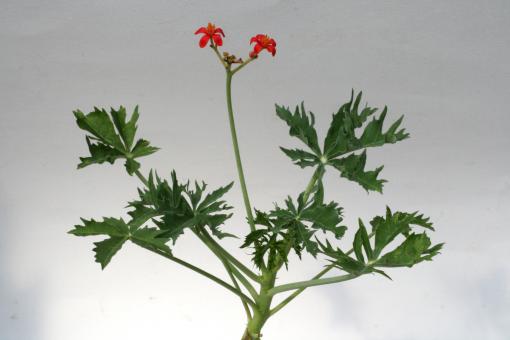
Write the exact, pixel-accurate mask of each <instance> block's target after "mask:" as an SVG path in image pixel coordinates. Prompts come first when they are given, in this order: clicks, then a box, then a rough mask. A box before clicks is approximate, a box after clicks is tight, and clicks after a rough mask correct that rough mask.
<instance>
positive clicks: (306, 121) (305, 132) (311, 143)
mask: <svg viewBox="0 0 510 340" xmlns="http://www.w3.org/2000/svg"><path fill="white" fill-rule="evenodd" d="M276 114H277V115H278V117H280V118H281V119H282V120H284V121H285V122H286V123H287V125H288V126H289V127H290V130H289V133H290V135H291V136H293V137H297V138H299V139H300V140H301V141H302V142H303V143H305V144H306V145H307V146H308V147H309V148H310V149H311V150H312V151H313V152H314V153H315V154H316V155H321V150H320V147H319V143H318V140H317V132H316V131H315V127H314V124H315V116H314V115H313V113H312V112H310V113H309V114H307V113H306V110H305V106H304V104H303V103H301V107H299V106H296V109H295V110H294V113H292V112H291V111H290V110H289V108H286V107H284V106H279V105H276Z"/></svg>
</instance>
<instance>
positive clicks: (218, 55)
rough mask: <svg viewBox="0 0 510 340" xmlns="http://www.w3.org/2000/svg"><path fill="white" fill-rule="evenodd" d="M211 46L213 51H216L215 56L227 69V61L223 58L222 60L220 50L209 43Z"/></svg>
mask: <svg viewBox="0 0 510 340" xmlns="http://www.w3.org/2000/svg"><path fill="white" fill-rule="evenodd" d="M211 48H212V49H213V51H214V53H216V56H217V57H218V59H219V60H220V63H221V65H223V67H224V68H225V69H227V68H228V65H227V63H225V60H223V58H222V57H221V55H220V52H219V51H218V47H217V46H216V45H214V44H213V45H211Z"/></svg>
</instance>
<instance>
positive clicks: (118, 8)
mask: <svg viewBox="0 0 510 340" xmlns="http://www.w3.org/2000/svg"><path fill="white" fill-rule="evenodd" d="M208 21H212V22H215V23H217V24H218V25H220V26H221V27H223V28H224V30H225V32H226V34H227V38H226V39H225V48H226V49H227V50H228V51H231V52H234V53H236V54H238V55H242V56H245V55H246V54H247V53H248V51H249V46H248V40H249V38H250V37H251V36H252V35H253V34H256V33H270V34H271V35H272V36H274V37H275V39H276V40H277V42H278V52H277V55H276V57H275V58H271V57H270V56H269V55H268V54H264V55H262V56H261V58H260V59H259V60H257V61H256V62H254V63H253V64H251V65H249V66H248V67H247V68H246V69H245V70H243V71H242V72H240V73H239V74H238V75H237V76H236V79H235V80H234V82H235V83H234V96H235V99H234V105H235V109H236V111H237V123H238V132H239V134H240V145H241V150H242V152H243V155H244V157H243V158H244V162H245V168H246V174H247V177H248V187H249V189H250V190H251V198H252V201H253V203H254V205H255V206H256V207H258V208H261V209H267V208H270V207H271V203H272V202H275V201H282V199H283V198H284V197H285V196H286V195H287V194H289V193H290V194H293V195H295V194H297V193H298V192H300V191H301V190H302V189H303V188H304V187H305V185H306V182H307V181H308V178H309V176H310V172H309V171H304V170H301V169H298V168H296V167H294V166H293V165H292V164H291V163H290V162H289V161H288V160H287V159H286V158H285V156H284V155H282V154H281V152H280V151H279V150H278V148H277V146H279V145H283V146H287V147H289V146H296V145H298V144H297V143H296V142H295V141H293V140H291V139H290V138H289V137H288V136H287V128H286V127H285V126H284V124H282V122H280V121H279V120H278V119H277V118H276V116H275V114H274V107H273V105H274V103H275V102H278V103H282V104H285V105H292V106H293V105H295V104H297V103H299V102H300V101H301V100H304V101H305V104H306V105H307V107H308V108H309V109H311V110H312V111H313V112H315V114H316V116H317V120H318V123H317V128H318V131H319V133H320V134H321V135H324V133H325V130H326V128H327V124H329V120H330V115H331V113H332V112H334V111H335V110H336V109H337V108H338V107H339V105H340V104H342V103H343V102H345V101H346V100H347V99H348V96H349V94H350V90H351V88H355V89H360V90H363V91H364V93H365V100H366V101H368V102H369V104H370V105H372V106H379V107H382V106H383V105H385V104H388V105H389V108H390V114H389V118H390V119H395V118H397V117H398V116H399V115H400V114H402V113H404V114H405V115H406V118H405V121H404V125H405V126H406V127H407V128H408V130H409V132H410V133H411V134H412V138H411V139H409V140H407V141H405V142H402V143H399V144H396V145H390V146H387V147H384V148H381V149H373V150H370V151H369V161H368V162H369V164H368V165H369V166H371V167H375V166H378V165H380V164H385V165H386V166H385V169H384V170H383V172H382V177H383V178H385V179H387V180H388V181H389V182H388V183H387V184H386V187H385V193H384V195H379V194H370V195H367V194H366V193H365V192H364V191H363V190H362V189H361V188H359V187H358V186H357V185H356V184H353V183H350V182H347V181H345V180H341V179H339V178H338V177H337V175H335V174H328V175H327V176H326V183H327V190H328V191H327V198H329V199H335V200H338V201H339V202H340V203H341V205H342V206H344V207H345V218H346V221H347V222H348V223H349V224H350V225H351V226H352V225H354V222H355V221H356V219H357V217H362V218H364V219H365V220H368V219H369V218H370V217H372V216H374V215H376V214H381V213H383V211H384V207H385V205H386V204H388V205H389V206H391V207H392V208H393V209H399V210H403V211H414V210H418V209H419V210H421V211H423V212H424V213H426V214H427V215H429V216H431V217H432V220H433V221H434V222H435V226H436V228H437V232H436V233H434V234H433V240H434V241H436V242H439V241H445V242H446V243H447V246H446V248H445V250H444V252H443V254H442V255H441V256H439V257H438V258H437V260H436V261H434V262H432V263H425V264H422V265H419V266H417V267H415V268H413V269H397V270H392V271H390V274H391V275H392V276H393V279H394V280H393V281H389V280H386V279H384V278H382V277H378V276H366V277H363V278H360V279H357V280H355V281H351V282H347V283H344V284H340V285H331V286H324V287H319V288H313V289H310V290H309V291H307V292H306V293H304V294H303V295H302V296H301V297H300V298H299V299H297V300H296V301H295V302H293V303H292V304H291V305H289V307H288V308H287V309H286V310H284V311H283V312H281V313H280V314H278V315H277V316H276V317H275V318H274V319H271V320H270V321H269V322H268V324H267V326H266V328H265V332H264V333H265V336H264V339H265V340H271V339H311V338H314V339H331V340H335V339H345V340H358V339H359V340H399V339H402V340H404V339H406V340H408V339H418V340H419V339H427V340H430V339H442V340H443V339H447V340H456V339H462V340H468V339H490V340H503V339H508V336H509V334H510V312H509V311H510V291H509V287H510V270H509V266H508V259H509V255H510V251H509V240H508V239H509V237H510V231H509V225H508V221H509V218H510V215H509V212H508V208H509V204H510V175H509V171H508V168H509V166H510V158H509V156H508V148H509V147H510V135H509V133H508V131H509V128H510V115H509V113H508V98H509V95H510V90H509V80H510V67H509V64H508V60H509V58H510V48H509V36H510V34H509V33H510V3H509V2H508V1H506V0H499V1H466V0H463V1H314V2H311V1H310V2H305V1H214V2H212V1H210V2H196V1H179V2H177V1H104V0H102V1H27V0H15V1H14V0H1V2H0V43H1V53H0V102H1V106H2V108H1V111H0V115H1V116H0V117H1V124H0V145H1V146H2V147H1V155H2V157H1V158H0V174H1V176H0V339H2V340H14V339H16V340H20V339H23V340H35V339H37V340H90V339H94V340H111V339H114V340H115V339H123V340H130V339H152V340H158V339H202V338H207V339H218V340H224V339H238V338H239V337H240V335H241V332H242V330H243V328H244V313H243V311H242V308H241V305H240V303H239V301H238V299H237V298H236V297H234V296H233V295H230V294H229V293H228V292H226V291H224V290H223V289H222V288H221V287H219V286H215V285H213V284H212V283H209V282H208V281H206V280H205V279H203V278H202V277H200V276H197V275H196V274H194V273H193V272H189V271H187V270H186V269H183V268H181V267H178V266H176V265H174V264H173V263H169V262H167V261H165V260H164V259H160V258H158V257H157V256H155V255H153V254H150V253H148V252H146V251H144V250H142V249H140V248H137V247H135V246H132V245H127V246H125V247H124V248H123V249H122V251H121V252H120V253H119V254H118V255H117V256H116V257H115V258H114V259H113V261H112V263H111V264H110V266H109V267H108V268H107V269H106V270H105V271H104V272H101V270H100V268H99V265H98V264H97V263H94V262H93V253H92V251H91V248H92V240H91V239H78V238H76V237H71V236H70V235H67V234H66V231H67V230H69V229H70V228H71V227H72V225H73V224H75V223H78V222H79V217H80V216H82V217H88V218H91V217H95V218H100V217H101V216H125V213H126V210H125V209H123V207H124V206H125V203H126V201H128V200H131V199H133V198H135V196H136V186H138V185H139V183H138V182H137V180H136V178H130V177H129V176H127V175H125V174H124V170H123V167H122V165H121V164H116V165H114V166H113V167H112V166H92V167H90V168H87V169H86V170H82V171H76V170H75V167H76V164H77V162H78V156H84V155H86V154H87V150H86V146H85V142H84V138H83V133H82V132H81V131H79V130H78V129H77V128H76V127H75V123H74V120H73V117H72V114H71V111H72V110H73V109H76V108H80V109H82V110H84V111H88V110H90V109H91V108H92V106H93V105H96V106H100V107H101V106H104V107H109V106H118V105H121V104H122V105H125V106H127V107H128V108H129V109H132V108H133V107H134V105H135V104H139V105H140V109H141V119H140V123H139V125H140V128H139V134H140V136H143V137H146V138H148V139H149V140H151V141H152V143H153V144H154V145H157V146H159V147H161V148H162V150H161V151H160V152H159V153H157V154H155V155H153V156H151V157H147V158H146V159H144V160H143V169H144V171H147V170H148V169H149V168H157V169H158V170H159V171H160V173H161V174H165V175H166V174H168V173H169V171H170V170H171V169H173V168H175V169H176V170H177V172H178V174H179V175H180V177H181V178H191V179H195V178H197V179H205V180H206V181H207V182H208V183H210V185H211V187H216V186H219V185H223V184H225V183H227V182H228V181H230V180H233V179H235V178H236V173H235V167H234V163H233V156H232V153H231V145H230V136H229V131H228V126H227V121H226V110H225V103H224V75H223V71H222V69H221V68H220V66H219V64H218V63H217V60H215V58H214V56H213V55H212V52H211V51H210V50H208V49H203V50H201V49H199V48H198V38H197V37H196V36H194V35H193V32H194V31H195V29H196V28H198V27H199V26H202V25H204V24H207V22H208ZM228 200H229V202H230V203H232V204H234V205H235V206H236V207H237V210H236V214H235V216H234V218H233V219H232V220H230V221H229V222H228V224H227V225H226V227H225V229H226V230H227V231H229V232H234V233H239V234H243V233H245V232H246V230H247V227H246V226H245V225H244V223H243V220H244V217H243V211H244V210H243V207H242V200H241V194H240V190H239V186H238V185H236V186H235V187H234V190H232V191H231V192H230V193H229V194H228ZM351 238H352V231H351V233H349V234H348V236H347V237H346V238H345V240H344V244H347V243H348V242H350V240H351ZM227 246H228V247H229V248H231V249H233V251H234V252H236V254H239V256H242V257H243V258H244V259H246V260H248V257H247V256H245V252H243V251H238V250H236V247H237V242H236V241H229V243H228V244H227ZM175 252H176V253H177V254H178V255H180V256H181V257H183V258H187V259H189V260H190V261H192V262H195V263H200V264H202V265H203V266H208V267H210V268H211V270H213V271H215V272H217V273H221V267H220V265H219V263H218V262H217V261H216V260H215V258H213V257H211V256H210V255H209V253H208V252H207V251H206V250H205V249H204V248H203V247H202V246H201V245H200V244H198V242H197V241H196V240H194V239H193V238H191V237H184V238H183V239H182V240H180V241H179V243H178V245H177V246H176V248H175ZM293 260H295V259H293ZM321 266H322V262H321V263H317V262H315V261H313V260H311V259H310V258H309V257H306V258H305V259H304V260H303V261H302V262H299V261H294V262H292V264H291V268H290V271H289V272H288V273H282V275H281V278H280V279H281V281H280V282H288V281H289V280H299V279H305V278H308V277H310V276H311V275H313V274H315V273H316V272H317V271H318V270H319V269H320V268H321Z"/></svg>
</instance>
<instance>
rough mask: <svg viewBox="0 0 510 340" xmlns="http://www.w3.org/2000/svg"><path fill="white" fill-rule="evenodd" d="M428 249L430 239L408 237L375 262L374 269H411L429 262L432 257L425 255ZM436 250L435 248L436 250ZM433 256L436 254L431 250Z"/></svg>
mask: <svg viewBox="0 0 510 340" xmlns="http://www.w3.org/2000/svg"><path fill="white" fill-rule="evenodd" d="M429 247H430V239H429V238H428V236H427V235H426V234H425V233H423V234H411V235H409V236H408V237H407V238H406V239H405V241H404V242H402V244H401V245H399V246H398V247H397V248H396V249H395V250H393V251H391V252H389V253H387V254H385V255H384V256H382V257H381V258H380V259H379V260H377V263H376V265H375V266H376V267H404V266H406V267H412V266H413V265H415V264H417V263H419V262H421V261H423V260H430V259H431V258H432V256H430V254H428V253H425V252H426V251H427V250H428V249H429ZM436 249H437V248H436ZM433 252H434V255H435V254H437V251H436V250H433Z"/></svg>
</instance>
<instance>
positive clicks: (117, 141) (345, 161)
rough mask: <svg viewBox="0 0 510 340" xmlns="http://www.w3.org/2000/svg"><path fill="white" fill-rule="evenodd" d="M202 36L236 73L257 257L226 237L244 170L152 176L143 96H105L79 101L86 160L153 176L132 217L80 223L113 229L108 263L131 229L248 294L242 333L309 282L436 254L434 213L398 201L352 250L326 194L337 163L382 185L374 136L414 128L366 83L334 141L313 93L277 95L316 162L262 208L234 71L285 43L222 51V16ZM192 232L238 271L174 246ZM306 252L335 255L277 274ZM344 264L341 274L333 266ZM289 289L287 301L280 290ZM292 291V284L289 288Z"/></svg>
mask: <svg viewBox="0 0 510 340" xmlns="http://www.w3.org/2000/svg"><path fill="white" fill-rule="evenodd" d="M195 34H197V35H201V37H200V41H199V46H200V47H201V48H203V47H206V46H209V47H210V48H211V50H212V52H213V53H214V54H215V55H216V56H217V57H218V60H219V62H220V64H221V66H222V67H223V68H224V69H225V74H226V99H227V112H228V122H229V124H230V131H231V135H232V145H233V150H234V158H235V164H236V167H237V172H238V176H239V178H238V180H239V185H240V188H241V192H242V197H243V200H244V207H245V209H246V220H247V229H246V230H247V234H246V235H245V236H243V239H242V240H241V241H240V242H239V243H240V247H241V248H244V249H249V254H250V255H251V260H252V265H249V264H244V263H243V262H242V261H241V259H239V258H237V257H235V256H233V255H232V254H231V253H230V252H229V251H228V250H227V249H225V248H224V247H223V246H222V245H220V241H221V240H222V239H224V238H225V237H237V236H235V235H233V234H232V232H236V233H237V232H240V231H241V229H240V228H236V229H235V230H234V231H230V232H231V233H226V232H225V231H223V229H222V225H223V224H224V223H225V222H226V221H227V220H228V219H229V218H230V217H231V216H232V213H231V212H230V211H231V209H232V207H231V206H229V205H228V204H227V203H226V202H225V201H224V200H223V199H222V197H223V196H224V195H225V193H226V192H227V191H229V190H230V189H231V188H232V186H233V182H232V183H230V184H227V185H225V186H223V187H220V188H218V189H215V190H211V191H207V188H206V184H205V183H204V182H201V183H199V182H196V181H195V182H194V183H193V184H191V183H190V182H189V181H182V180H180V179H179V178H178V177H177V175H176V172H175V171H172V172H171V174H170V178H169V179H163V178H162V177H160V176H159V175H158V174H157V173H156V171H154V170H151V171H149V173H148V175H147V176H145V175H144V174H143V173H142V171H141V168H140V163H139V158H141V157H143V156H147V155H150V154H152V153H154V152H156V151H157V150H158V148H156V147H154V146H152V145H151V144H150V143H149V142H148V141H147V140H145V139H137V138H135V134H136V130H137V121H138V117H139V114H138V107H136V108H135V109H134V112H133V113H132V115H131V116H130V118H129V119H128V117H127V114H126V109H125V108H124V107H122V106H121V107H120V108H119V109H113V108H112V109H110V112H109V113H108V112H107V111H106V110H105V109H99V108H94V110H93V111H92V112H90V113H88V114H84V113H83V112H82V111H80V110H76V111H74V115H75V117H76V121H77V124H78V126H79V127H80V128H81V129H82V130H85V131H86V133H87V136H86V141H87V145H88V149H89V151H90V156H88V157H82V158H80V160H81V163H80V164H79V165H78V168H84V167H86V166H89V165H92V164H102V163H105V162H108V163H111V164H113V163H114V162H115V161H117V160H122V161H123V162H124V165H125V168H126V170H127V173H128V174H129V175H135V176H137V177H138V178H139V179H140V181H141V185H142V187H141V188H140V189H138V196H139V197H138V198H137V199H135V200H133V201H131V202H129V204H128V207H129V208H130V209H131V210H130V211H129V212H128V214H129V219H128V220H124V219H122V218H114V217H105V218H103V219H102V220H94V219H82V224H80V225H76V226H75V227H74V229H73V230H71V231H70V233H71V234H73V235H76V236H96V235H101V236H106V239H105V240H103V241H100V242H96V243H94V245H95V248H94V252H95V258H96V262H98V263H100V264H101V267H102V268H104V267H106V266H107V265H108V263H109V262H110V260H111V259H112V257H113V256H114V255H115V254H116V253H117V252H118V251H119V250H120V248H121V247H122V245H123V244H124V243H125V242H127V241H131V242H133V243H135V244H137V245H139V246H140V247H143V248H145V249H147V250H149V251H151V252H153V253H156V254H158V255H161V256H163V257H165V258H167V259H169V260H171V261H173V262H175V263H178V264H180V265H182V266H184V267H186V268H188V269H191V270H193V271H195V272H197V273H198V274H200V275H203V276H205V277H206V278H208V279H210V280H211V281H213V282H215V283H216V284H219V285H221V286H222V287H224V288H226V289H227V290H228V291H230V292H231V293H233V294H235V295H237V296H238V297H239V298H240V300H241V303H242V305H243V307H244V310H245V312H246V317H247V325H246V329H245V331H244V334H243V336H242V339H245V340H250V339H260V338H261V336H262V333H261V330H262V327H263V326H264V324H265V323H266V321H267V320H268V319H269V318H270V317H272V316H274V315H275V314H276V313H277V312H278V311H280V310H281V309H282V308H283V307H285V306H286V305H287V304H288V303H289V302H291V301H292V300H294V299H295V298H296V297H297V296H298V295H299V294H301V293H302V292H303V291H304V290H305V289H306V288H308V287H312V286H320V285H326V284H332V283H339V282H344V281H348V280H352V279H355V278H358V277H360V276H362V275H365V274H371V273H375V274H381V275H383V276H385V277H388V278H389V276H388V274H386V272H384V271H383V270H386V268H392V267H412V266H414V265H415V264H417V263H420V262H423V261H429V260H431V259H432V258H433V257H434V256H436V255H437V254H438V253H439V251H440V249H441V247H442V244H436V245H432V244H431V241H430V239H429V237H428V236H427V234H426V230H429V231H431V230H434V229H433V227H432V223H431V222H430V221H429V218H427V217H424V216H423V215H422V214H419V213H418V212H400V211H397V212H394V211H391V210H390V209H389V208H386V212H385V214H383V215H381V216H375V217H374V218H372V219H371V220H370V228H367V227H366V223H365V222H363V221H362V220H361V219H359V222H358V224H359V225H358V226H357V230H356V232H355V234H354V239H353V242H352V248H350V249H348V250H342V249H340V248H339V246H338V245H337V244H336V243H338V240H339V239H341V238H342V237H344V234H345V232H346V230H347V227H346V226H345V225H344V224H343V223H342V222H343V218H342V213H343V211H342V208H341V207H340V206H339V205H338V203H336V202H333V201H332V202H326V201H325V200H324V184H323V178H324V174H325V172H326V171H333V172H334V173H338V174H339V175H340V176H341V177H343V178H345V179H348V180H350V181H353V182H356V183H358V184H359V185H360V186H361V187H363V189H365V190H366V191H367V192H370V191H377V192H379V193H382V189H383V184H384V183H385V182H386V181H385V180H384V179H380V178H379V174H380V172H381V170H382V168H383V167H382V166H381V167H378V168H376V169H374V170H367V169H365V164H366V158H367V154H366V151H367V149H368V148H373V147H379V146H383V145H385V144H392V143H396V142H399V141H402V140H404V139H406V138H408V137H409V134H408V133H407V132H406V131H405V130H404V129H403V128H401V123H402V119H403V117H400V118H399V119H398V120H396V121H395V122H393V123H391V124H390V125H389V127H387V128H386V129H385V128H384V126H383V125H385V124H384V122H385V118H386V116H387V109H386V107H385V108H384V109H383V110H382V111H381V112H380V113H379V114H377V111H378V109H377V108H372V107H369V106H364V107H362V106H360V103H361V92H360V93H358V94H356V95H355V94H354V93H352V94H351V97H350V100H349V101H348V102H347V103H345V104H343V105H342V106H340V108H339V109H338V111H337V112H336V113H334V114H333V117H332V121H331V125H330V127H329V129H328V131H327V133H326V137H325V138H324V140H323V142H321V143H320V142H319V137H318V134H317V131H316V129H315V127H314V124H315V116H314V114H313V113H312V112H307V111H306V110H305V107H304V105H303V104H302V103H301V105H298V106H296V108H295V109H294V110H293V111H292V110H291V109H290V108H289V107H286V106H282V105H276V115H277V116H278V117H279V118H280V119H282V120H283V121H284V122H285V123H286V124H287V125H288V127H289V128H290V129H289V133H290V135H291V136H292V137H296V138H298V139H299V140H300V141H301V142H302V144H303V145H302V147H303V148H299V149H288V148H284V147H281V150H282V151H283V153H284V154H285V155H287V156H288V157H289V158H290V159H291V161H292V162H293V163H294V164H296V165H298V166H299V167H301V168H312V169H313V174H312V176H311V179H310V181H309V183H308V185H307V186H306V188H304V190H303V191H302V192H301V193H300V194H299V196H298V197H296V198H292V197H290V196H289V197H288V198H286V199H285V200H284V202H283V203H281V204H275V206H274V208H273V209H272V210H270V211H261V210H257V209H254V208H253V207H252V204H251V202H250V198H249V194H248V188H247V185H246V179H245V176H244V172H243V166H242V162H241V154H240V150H239V144H238V140H237V134H236V128H235V124H234V110H233V107H232V96H231V86H232V78H233V77H234V75H236V74H237V73H238V72H239V71H241V70H242V69H243V68H244V67H245V66H247V65H248V64H249V63H252V62H254V61H256V60H258V59H259V55H260V53H262V52H263V51H264V50H265V51H267V52H269V53H270V54H271V55H272V56H274V55H275V54H276V42H275V40H274V39H272V38H270V37H269V36H267V35H264V34H257V35H255V36H254V37H252V38H251V40H250V45H253V49H252V51H251V52H250V53H249V55H248V57H247V59H246V60H243V59H241V58H238V57H236V56H234V55H232V54H230V53H228V52H223V53H221V52H220V50H219V48H220V47H221V46H222V45H223V38H224V37H225V34H224V33H223V30H222V29H221V28H219V27H216V26H215V25H213V24H210V23H209V24H208V25H207V26H206V27H201V28H199V29H198V30H197V31H196V32H195ZM185 232H188V233H192V234H194V235H195V236H196V238H197V239H198V241H199V242H201V243H203V244H204V245H205V246H207V247H208V248H209V249H210V251H211V252H212V254H214V255H215V256H216V257H218V259H219V261H220V262H221V263H222V264H223V266H224V267H225V271H226V275H227V276H228V279H222V278H220V277H218V276H217V275H215V274H212V273H210V272H209V271H208V270H207V269H203V268H200V267H198V266H196V265H194V264H191V263H189V262H187V261H185V260H183V259H181V258H179V257H177V256H176V255H175V254H174V253H173V252H172V246H173V245H174V244H175V243H176V242H177V241H178V239H179V236H181V235H182V234H183V233H185ZM291 253H295V254H297V257H298V258H301V257H302V256H303V255H304V253H308V254H309V255H311V256H313V257H314V258H317V259H319V258H322V259H325V261H327V264H326V266H325V267H324V268H323V269H322V270H321V271H319V272H318V273H317V275H315V276H314V277H312V278H311V279H309V280H306V281H298V282H292V283H283V284H282V283H277V278H278V272H279V271H280V270H282V269H283V268H288V267H289V265H290V264H289V255H290V254H291ZM333 271H339V273H336V274H330V275H328V276H327V277H326V274H328V273H330V272H333ZM281 293H287V295H286V296H285V298H283V299H279V300H278V302H277V303H275V301H274V299H275V297H276V296H277V295H278V294H281ZM289 293H290V295H289Z"/></svg>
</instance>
